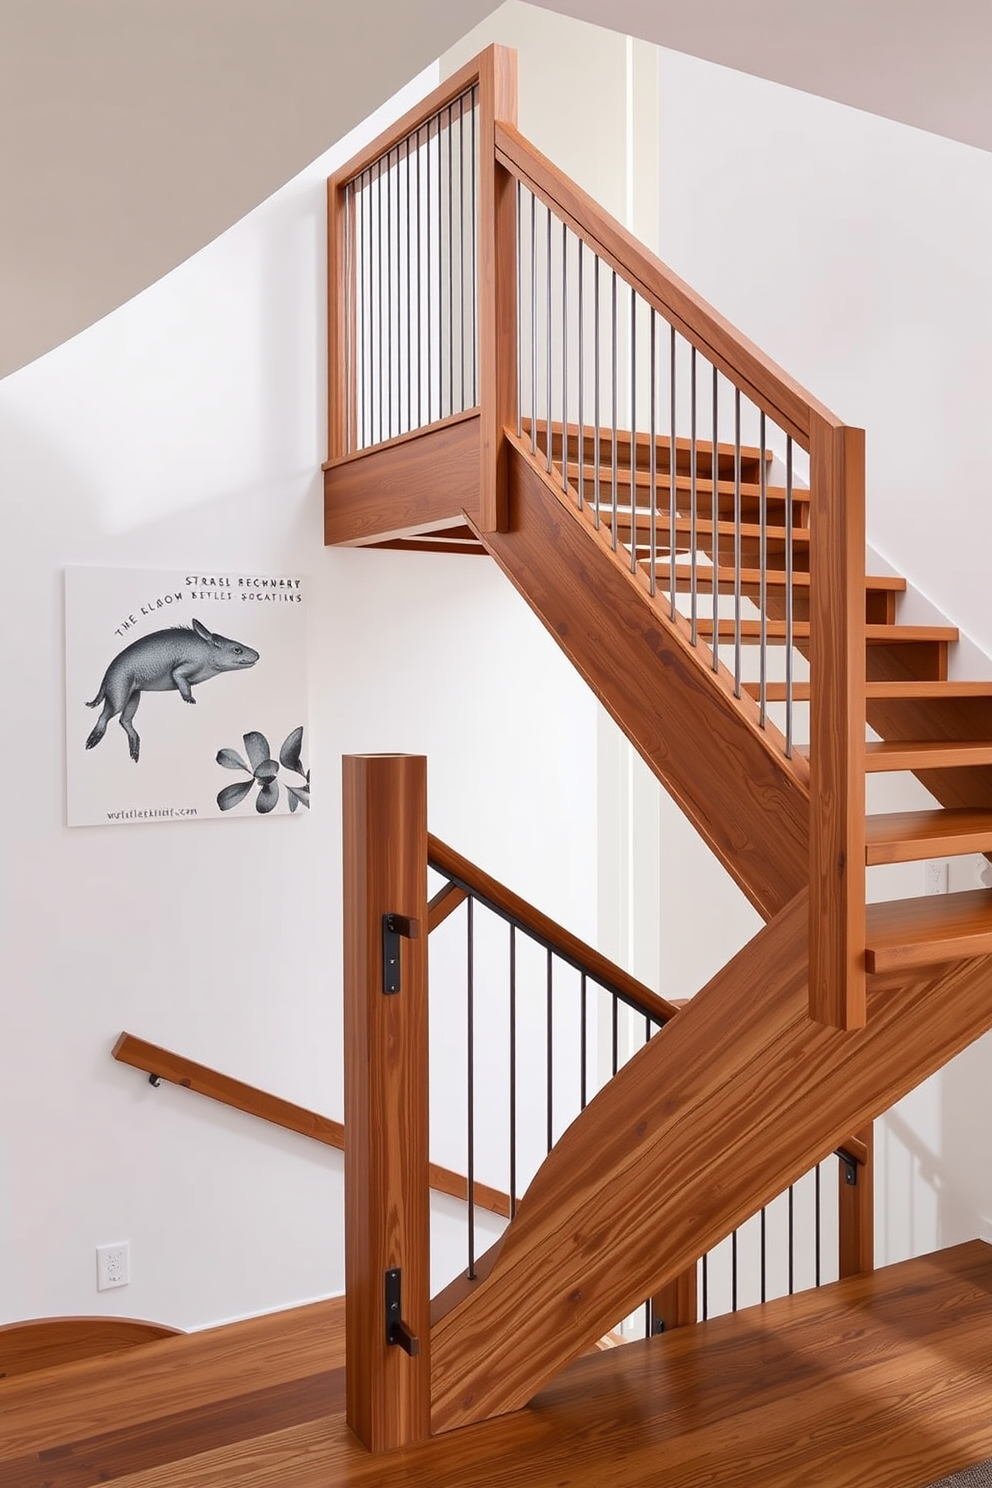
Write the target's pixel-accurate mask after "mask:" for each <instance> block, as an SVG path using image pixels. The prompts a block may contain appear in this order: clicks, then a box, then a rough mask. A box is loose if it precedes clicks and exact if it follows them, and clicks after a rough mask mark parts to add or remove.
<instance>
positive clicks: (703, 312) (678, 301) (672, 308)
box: [496, 126, 833, 449]
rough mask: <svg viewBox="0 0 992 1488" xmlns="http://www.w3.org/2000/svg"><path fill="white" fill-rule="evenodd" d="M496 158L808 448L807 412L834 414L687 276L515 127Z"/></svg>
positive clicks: (500, 132) (501, 132) (502, 130)
mask: <svg viewBox="0 0 992 1488" xmlns="http://www.w3.org/2000/svg"><path fill="white" fill-rule="evenodd" d="M496 153H497V158H498V159H499V161H500V162H501V163H502V164H503V165H505V166H506V168H507V169H508V170H510V171H511V172H512V173H513V174H514V175H516V176H518V177H519V179H520V180H522V181H523V182H524V184H525V185H526V186H527V188H528V190H530V191H533V192H534V193H535V194H536V195H537V196H538V197H539V198H540V200H541V201H543V202H545V203H546V204H548V205H550V206H551V208H552V210H553V211H554V212H555V214H556V215H557V216H558V217H559V218H560V219H561V220H562V221H564V222H566V223H567V224H568V225H569V226H570V227H571V228H572V231H573V232H576V233H578V235H579V236H580V237H581V238H582V239H583V240H584V241H585V242H586V243H587V244H588V245H589V247H590V248H591V249H592V250H593V251H594V252H595V253H598V254H599V256H600V258H601V259H602V260H603V261H604V262H605V263H607V264H608V265H609V266H610V267H611V268H614V269H616V271H617V273H618V275H619V276H620V277H621V278H622V279H623V281H624V282H625V283H626V284H628V285H630V286H631V287H632V288H634V289H636V290H637V292H638V294H639V295H641V297H642V298H643V299H644V300H646V301H647V303H648V304H649V305H653V306H654V308H655V309H656V310H658V311H659V313H660V314H661V315H662V316H663V318H664V319H665V320H666V321H667V322H668V323H669V325H674V326H675V328H676V330H678V331H679V332H680V333H681V334H682V335H683V336H684V337H685V338H686V340H687V341H689V342H690V344H692V345H693V346H695V347H696V348H697V349H698V350H699V351H701V352H702V353H703V355H704V356H705V357H706V358H707V359H708V360H709V361H710V362H711V363H712V364H713V365H714V366H716V367H718V368H719V369H720V371H721V372H723V373H724V374H725V375H726V376H727V377H728V378H729V379H730V380H731V382H733V383H734V384H735V385H736V386H737V387H739V388H740V389H741V391H742V392H744V393H746V394H747V395H748V397H749V398H751V400H752V402H754V403H756V404H757V406H758V407H759V408H761V409H763V410H764V411H765V412H766V413H767V414H769V415H770V416H771V417H772V418H773V419H774V420H775V422H776V423H777V424H778V426H779V428H781V429H782V430H783V431H784V432H785V433H786V434H791V435H792V436H793V438H795V439H797V440H798V441H799V443H800V444H801V445H802V446H803V448H804V449H808V448H809V431H810V417H811V413H813V412H817V413H819V415H820V416H821V417H824V418H827V419H830V420H833V415H832V414H831V413H830V412H829V410H828V409H826V408H825V407H824V406H823V404H821V403H820V402H818V400H817V399H815V398H814V397H813V396H812V394H811V393H809V392H808V391H807V390H806V389H805V388H804V387H802V386H800V384H799V383H797V382H796V381H795V380H794V379H793V378H791V377H790V376H789V375H788V373H787V372H785V371H784V370H783V369H782V368H781V367H779V366H777V364H776V363H775V362H773V361H772V360H771V358H770V357H767V356H766V355H765V354H764V352H763V351H761V349H760V348H759V347H757V346H755V344H754V343H753V342H752V341H749V340H748V338H747V337H746V336H744V335H742V333H741V332H740V331H739V330H738V329H737V328H736V326H733V325H731V324H730V322H729V321H728V320H725V319H724V317H723V316H722V315H720V314H719V313H718V312H717V311H716V310H714V309H713V307H712V306H711V305H708V304H707V303H706V301H705V300H703V299H702V298H701V297H700V296H699V295H698V294H696V292H695V291H694V290H693V289H691V288H690V286H689V285H688V284H686V283H685V281H684V280H682V279H679V278H678V276H677V275H675V274H673V273H672V271H671V269H669V268H668V267H667V265H666V264H663V263H662V261H661V260H660V259H659V258H656V257H655V255H654V254H653V253H651V252H650V250H649V249H647V248H645V247H644V245H643V243H639V242H638V241H637V239H636V238H634V237H633V236H632V235H631V234H630V233H629V232H627V230H626V229H625V228H623V227H621V226H620V224H619V223H618V222H617V221H616V220H615V218H613V217H611V216H610V215H609V213H608V212H605V211H604V210H603V208H602V207H601V206H599V204H598V203H597V202H595V201H593V199H592V198H591V197H590V196H588V195H587V194H586V193H585V192H584V191H583V190H582V189H581V188H580V187H579V186H576V184H575V183H574V182H573V181H570V180H568V178H567V177H565V176H563V175H562V174H561V172H560V171H559V170H557V168H556V167H555V166H554V165H552V163H551V161H550V160H548V159H547V157H546V156H544V155H542V154H541V152H540V151H539V150H537V149H536V148H535V147H534V145H532V144H531V143H530V141H529V140H527V139H525V138H524V137H523V135H521V134H519V133H518V132H517V130H515V129H511V128H509V127H506V126H497V130H496Z"/></svg>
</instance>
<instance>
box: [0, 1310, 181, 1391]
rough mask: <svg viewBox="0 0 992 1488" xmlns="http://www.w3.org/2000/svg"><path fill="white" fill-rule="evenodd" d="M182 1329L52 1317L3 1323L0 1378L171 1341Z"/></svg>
mask: <svg viewBox="0 0 992 1488" xmlns="http://www.w3.org/2000/svg"><path fill="white" fill-rule="evenodd" d="M179 1331H180V1330H179V1329H178V1328H168V1327H166V1326H165V1325H164V1324H163V1323H146V1322H141V1321H140V1320H138V1319H136V1318H122V1317H49V1318H30V1319H28V1320H27V1321H26V1322H20V1323H3V1324H0V1379H10V1378H11V1376H12V1375H15V1374H28V1373H31V1372H32V1371H34V1370H35V1369H52V1368H54V1367H56V1366H57V1365H60V1364H71V1363H73V1362H74V1361H75V1360H77V1359H91V1358H93V1357H95V1356H96V1355H98V1354H115V1353H117V1352H118V1350H119V1349H126V1348H135V1347H136V1346H137V1345H138V1344H142V1343H154V1342H155V1341H156V1340H157V1339H159V1338H170V1337H172V1336H173V1335H174V1334H176V1333H178V1332H179Z"/></svg>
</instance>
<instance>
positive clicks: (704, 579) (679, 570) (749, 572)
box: [638, 558, 906, 594]
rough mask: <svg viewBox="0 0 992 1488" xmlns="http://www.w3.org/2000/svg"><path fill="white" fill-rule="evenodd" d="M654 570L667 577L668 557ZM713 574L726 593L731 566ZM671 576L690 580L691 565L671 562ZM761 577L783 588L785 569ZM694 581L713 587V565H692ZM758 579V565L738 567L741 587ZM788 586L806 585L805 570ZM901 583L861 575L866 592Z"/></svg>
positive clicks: (647, 564)
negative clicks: (673, 566) (725, 587)
mask: <svg viewBox="0 0 992 1488" xmlns="http://www.w3.org/2000/svg"><path fill="white" fill-rule="evenodd" d="M638 561H639V563H640V566H641V568H643V570H644V572H645V573H650V571H651V560H650V558H641V559H639V560H638ZM654 571H655V577H656V578H658V579H662V578H664V579H667V578H668V577H669V575H670V573H671V564H670V563H669V561H668V559H667V558H665V559H664V560H663V561H657V560H656V562H655V566H654ZM716 577H717V582H718V583H719V585H720V587H721V589H722V588H723V587H724V585H726V586H727V591H728V592H730V593H732V592H733V587H734V584H735V582H736V574H735V570H734V569H733V568H732V567H730V566H729V565H725V564H721V565H720V566H719V568H718V569H717V570H716ZM675 578H676V582H678V581H679V580H682V579H685V580H691V578H692V568H691V565H690V564H688V563H684V562H683V563H676V565H675ZM765 581H766V583H767V584H768V587H769V588H770V589H784V588H785V587H786V582H787V576H786V573H785V571H784V569H769V570H768V571H767V572H766V574H765ZM696 583H697V585H698V586H699V587H700V588H702V587H704V586H705V588H706V589H707V591H709V590H711V589H712V587H713V566H712V564H710V563H705V564H702V563H701V564H699V565H698V567H697V569H696ZM760 583H761V570H760V569H757V568H742V569H741V587H742V588H745V589H756V588H758V586H759V585H760ZM792 586H793V588H794V589H808V588H809V574H808V573H803V572H797V573H793V575H792ZM905 587H906V580H905V579H893V578H889V577H888V575H882V576H879V577H876V576H875V575H871V576H870V577H866V578H865V589H866V591H867V592H869V593H877V594H883V593H885V594H888V593H901V591H902V590H903V589H905Z"/></svg>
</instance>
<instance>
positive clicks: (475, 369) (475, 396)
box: [470, 84, 520, 433]
mask: <svg viewBox="0 0 992 1488" xmlns="http://www.w3.org/2000/svg"><path fill="white" fill-rule="evenodd" d="M478 101H479V86H478V84H475V86H474V87H473V88H472V108H471V111H470V112H471V119H472V143H471V149H472V407H473V408H475V407H476V406H477V404H478V402H479V381H478V378H479V291H478V285H477V280H476V273H477V271H478V265H477V263H476V253H477V252H478V243H477V237H478V211H479V188H478V184H477V182H476V178H475V171H476V160H475V157H476V142H475V111H476V108H477V107H478ZM517 184H518V185H519V182H518V183H517ZM519 212H520V200H519V195H518V198H517V213H518V221H519ZM518 406H519V405H518ZM517 432H518V433H519V432H520V431H519V430H518V431H517Z"/></svg>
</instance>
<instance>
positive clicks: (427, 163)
mask: <svg viewBox="0 0 992 1488" xmlns="http://www.w3.org/2000/svg"><path fill="white" fill-rule="evenodd" d="M424 175H425V176H426V178H427V190H426V192H425V196H426V198H427V200H426V203H425V206H426V214H427V264H426V267H427V294H426V299H427V422H428V423H429V424H431V423H433V422H434V420H433V417H432V409H433V407H434V368H433V365H432V364H433V360H434V359H433V357H432V356H431V343H432V341H433V339H434V325H433V320H432V317H431V124H430V120H429V119H428V121H427V140H426V143H425V145H424ZM418 206H419V203H418ZM418 233H419V222H418Z"/></svg>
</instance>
